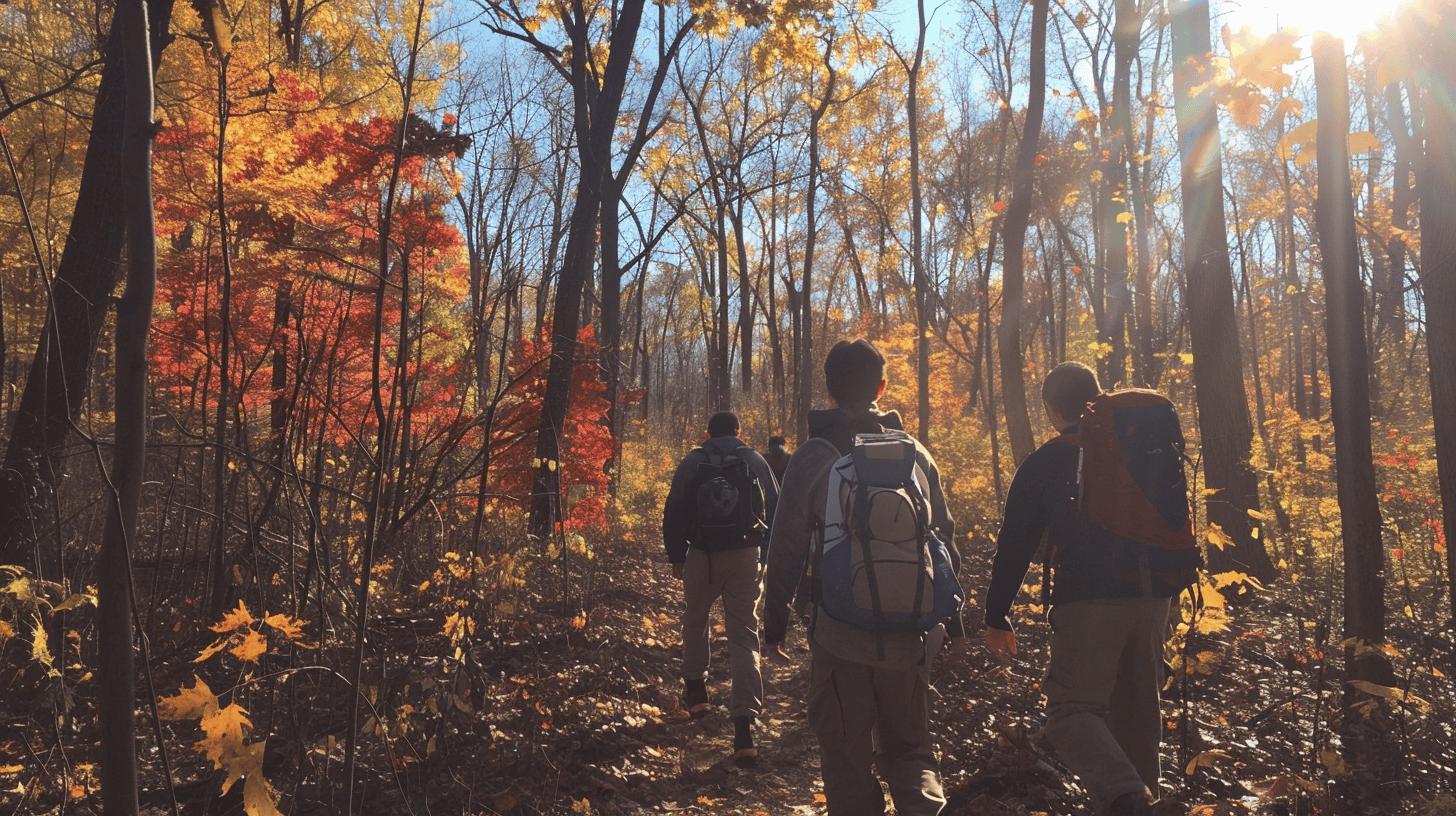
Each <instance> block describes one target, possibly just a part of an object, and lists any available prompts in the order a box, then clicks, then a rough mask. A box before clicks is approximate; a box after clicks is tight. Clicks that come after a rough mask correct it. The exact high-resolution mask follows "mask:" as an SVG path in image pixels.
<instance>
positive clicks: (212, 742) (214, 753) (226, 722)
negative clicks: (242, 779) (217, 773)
mask: <svg viewBox="0 0 1456 816" xmlns="http://www.w3.org/2000/svg"><path fill="white" fill-rule="evenodd" d="M198 725H200V726H202V733H203V735H204V736H203V738H202V739H201V740H200V741H198V743H197V749H198V750H199V751H200V752H202V754H203V755H204V756H206V757H207V758H208V759H210V760H212V766H213V767H214V768H222V767H223V762H222V759H223V757H224V756H227V755H229V754H233V753H236V752H238V751H242V750H243V729H245V728H251V727H252V725H253V721H252V720H249V719H248V710H247V709H246V708H243V707H242V706H241V705H238V704H237V703H232V704H230V705H228V706H225V707H223V708H219V709H216V710H215V711H211V712H208V713H206V714H204V715H203V716H202V720H201V721H200V722H199V723H198Z"/></svg>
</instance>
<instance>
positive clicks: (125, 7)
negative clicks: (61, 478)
mask: <svg viewBox="0 0 1456 816" xmlns="http://www.w3.org/2000/svg"><path fill="white" fill-rule="evenodd" d="M147 11H148V9H147V4H146V3H145V2H144V0H125V2H122V3H119V4H118V5H117V10H116V15H115V19H114V21H113V23H112V29H113V31H119V32H120V37H117V36H115V34H113V37H112V42H113V43H118V44H119V45H120V47H119V48H118V49H116V50H113V51H112V56H113V57H115V56H120V57H121V59H122V61H123V62H124V64H125V71H126V86H125V88H126V89H125V99H126V103H125V114H124V122H125V126H124V130H123V133H124V134H125V135H124V136H123V139H122V152H121V159H122V162H123V164H122V165H121V166H120V167H117V168H116V173H117V177H118V178H117V180H118V181H119V182H121V183H122V184H123V188H122V190H123V194H124V196H125V197H124V199H123V201H124V202H125V206H124V207H119V208H117V209H118V210H120V211H121V212H123V213H125V234H126V258H127V275H126V292H125V293H124V294H123V295H122V297H121V300H120V301H119V302H118V304H117V309H116V391H117V393H116V448H115V451H114V452H113V454H112V467H111V474H110V477H111V487H112V490H111V495H110V497H109V498H110V501H109V502H108V504H109V510H110V512H108V513H107V514H106V525H105V528H104V530H103V532H102V537H101V554H100V557H99V558H98V559H97V564H96V580H97V590H98V607H97V613H96V627H97V633H96V639H97V652H98V662H97V671H96V675H97V688H98V689H99V692H98V697H97V715H98V718H99V720H100V723H101V803H102V813H104V814H106V816H133V814H135V813H136V812H137V808H138V801H137V767H136V754H137V744H136V720H135V713H134V711H135V706H136V688H135V684H136V676H135V675H136V670H135V661H134V655H133V652H132V649H133V634H132V624H133V619H132V597H131V549H132V545H133V543H134V542H135V541H136V528H137V507H138V505H139V504H140V503H141V494H142V482H143V481H144V480H145V478H146V461H147V335H148V333H149V332H150V331H151V325H152V302H153V298H154V297H155V294H156V284H157V241H156V225H155V221H154V215H153V212H152V133H153V131H152V106H153V99H152V66H153V62H152V56H151V40H150V37H149V36H148V21H147ZM115 203H116V202H112V204H113V206H114V205H115Z"/></svg>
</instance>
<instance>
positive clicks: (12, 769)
mask: <svg viewBox="0 0 1456 816" xmlns="http://www.w3.org/2000/svg"><path fill="white" fill-rule="evenodd" d="M23 770H25V766H24V765H0V774H3V775H6V776H9V775H10V774H18V773H20V772H21V771H23Z"/></svg>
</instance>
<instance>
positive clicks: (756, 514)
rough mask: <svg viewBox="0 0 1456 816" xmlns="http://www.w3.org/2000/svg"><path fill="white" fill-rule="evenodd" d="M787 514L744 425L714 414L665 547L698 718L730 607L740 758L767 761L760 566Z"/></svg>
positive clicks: (677, 482) (688, 691)
mask: <svg viewBox="0 0 1456 816" xmlns="http://www.w3.org/2000/svg"><path fill="white" fill-rule="evenodd" d="M777 504H778V482H776V481H775V480H774V475H773V472H772V471H770V470H769V467H768V463H767V462H765V461H764V460H763V457H762V456H759V455H758V453H757V452H756V451H754V450H753V449H752V448H750V447H748V446H747V445H745V444H743V443H742V442H741V441H739V439H738V416H737V415H736V414H732V413H729V412H726V411H725V412H722V413H717V414H714V415H713V416H712V417H711V418H710V419H709V420H708V441H706V442H704V443H703V444H702V445H701V446H700V447H697V448H694V449H693V450H692V452H690V453H689V454H688V455H687V456H686V457H685V458H684V459H683V460H682V463H681V464H680V465H678V468H677V472H676V473H674V474H673V477H672V487H671V489H670V490H669V492H668V495H667V502H666V504H665V505H664V507H663V513H662V537H663V542H664V543H665V544H666V546H667V560H668V561H669V562H670V563H671V564H672V572H673V575H674V576H676V577H677V578H678V579H679V580H681V581H682V582H683V600H684V602H685V606H686V610H685V611H684V614H683V634H682V638H683V704H684V706H685V707H686V708H687V710H688V713H689V714H690V715H692V716H693V717H694V718H697V717H702V716H705V715H706V714H708V713H709V712H710V711H711V710H712V705H711V704H710V703H709V701H708V660H709V645H710V643H709V638H708V618H709V616H710V614H711V612H712V609H713V602H714V601H716V600H718V599H719V598H722V599H723V621H724V626H725V628H726V629H727V635H728V659H729V665H730V673H731V676H732V678H733V692H732V696H731V698H730V701H729V708H730V713H731V715H732V717H733V728H734V738H733V758H734V761H735V762H737V763H738V764H740V765H752V764H753V763H754V762H755V761H756V760H757V757H758V751H757V749H756V747H755V746H754V744H753V725H754V720H755V719H756V718H757V717H758V714H759V711H760V710H761V708H762V705H763V674H762V672H761V669H760V665H759V643H758V601H759V597H760V596H761V595H762V594H763V581H762V573H761V571H760V566H761V565H762V563H763V557H764V553H765V550H766V547H767V545H768V528H769V525H770V524H771V523H772V521H773V516H774V508H775V506H776V505H777Z"/></svg>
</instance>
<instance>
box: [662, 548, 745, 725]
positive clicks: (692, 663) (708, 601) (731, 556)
mask: <svg viewBox="0 0 1456 816" xmlns="http://www.w3.org/2000/svg"><path fill="white" fill-rule="evenodd" d="M762 594H763V580H762V577H761V575H760V573H759V569H758V548H757V547H744V548H742V549H737V550H728V551H726V552H716V553H710V552H706V551H704V550H699V549H695V548H689V549H688V557H687V563H686V564H685V565H684V566H683V600H684V601H685V602H686V606H687V610H686V611H685V612H684V614H683V633H682V639H683V677H684V678H685V679H687V680H689V681H693V680H701V681H705V682H706V680H707V678H708V661H709V638H708V634H709V633H708V622H709V618H710V616H711V614H712V611H713V602H714V601H716V600H718V598H719V597H721V598H722V599H723V623H724V627H725V628H726V629H727V630H728V663H729V670H730V674H731V676H732V678H733V695H732V697H731V699H730V700H729V709H730V712H731V713H732V716H734V717H757V716H758V713H759V711H761V710H762V709H763V673H762V670H761V668H760V666H759V650H758V600H759V597H760V596H761V595H762Z"/></svg>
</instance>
